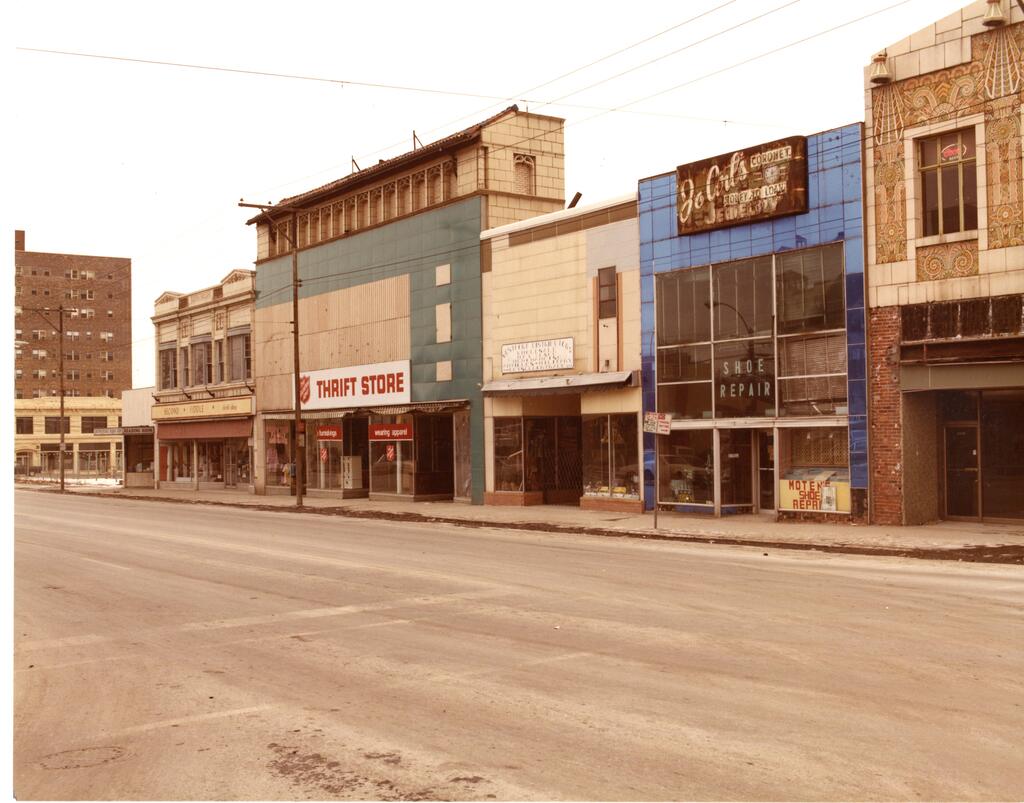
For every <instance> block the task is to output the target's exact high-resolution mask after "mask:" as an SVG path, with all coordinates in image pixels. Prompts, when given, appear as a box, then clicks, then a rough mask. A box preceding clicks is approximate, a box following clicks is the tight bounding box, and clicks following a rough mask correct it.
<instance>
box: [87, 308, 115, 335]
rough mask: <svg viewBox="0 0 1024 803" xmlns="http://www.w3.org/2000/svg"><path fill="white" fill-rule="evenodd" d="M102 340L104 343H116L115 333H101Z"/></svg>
mask: <svg viewBox="0 0 1024 803" xmlns="http://www.w3.org/2000/svg"><path fill="white" fill-rule="evenodd" d="M91 311H92V310H90V312H91ZM100 340H102V341H103V342H104V343H113V342H114V333H113V332H100Z"/></svg>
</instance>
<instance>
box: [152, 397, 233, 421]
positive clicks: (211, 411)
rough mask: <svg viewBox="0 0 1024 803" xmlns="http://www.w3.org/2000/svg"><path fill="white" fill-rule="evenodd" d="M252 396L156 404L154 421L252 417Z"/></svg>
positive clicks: (153, 415) (153, 411)
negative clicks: (224, 416) (233, 416)
mask: <svg viewBox="0 0 1024 803" xmlns="http://www.w3.org/2000/svg"><path fill="white" fill-rule="evenodd" d="M252 412H253V411H252V396H244V397H240V398H237V399H212V400H209V401H196V402H184V403H180V404H154V405H153V408H152V418H153V420H154V421H167V420H170V419H175V418H216V417H217V416H222V415H252Z"/></svg>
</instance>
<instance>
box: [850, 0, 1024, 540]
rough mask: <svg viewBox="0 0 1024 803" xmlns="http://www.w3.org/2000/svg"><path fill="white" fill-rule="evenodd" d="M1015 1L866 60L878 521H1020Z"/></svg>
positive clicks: (1021, 274)
mask: <svg viewBox="0 0 1024 803" xmlns="http://www.w3.org/2000/svg"><path fill="white" fill-rule="evenodd" d="M1022 23H1024V13H1022V12H1021V10H1020V8H1019V7H1018V6H1017V4H1015V3H1012V2H1008V0H1002V2H998V0H997V1H996V2H989V3H986V2H980V1H979V2H976V3H973V4H972V5H970V6H967V7H966V8H964V9H963V10H962V11H958V12H956V13H955V14H952V15H950V16H948V17H946V18H944V19H942V20H939V21H938V22H936V23H934V24H932V25H929V26H928V27H927V28H925V29H923V30H921V31H919V32H918V33H916V34H914V35H913V36H911V37H909V38H907V39H905V40H903V41H902V42H899V43H897V44H895V45H893V46H891V47H889V48H888V49H887V50H886V51H883V52H882V53H879V54H878V55H877V56H876V57H875V59H874V60H873V62H872V64H871V66H870V67H868V68H866V70H865V86H866V104H867V143H866V154H867V155H866V164H867V165H868V168H867V171H866V172H867V200H868V207H867V232H868V239H867V255H868V307H869V309H870V325H869V333H870V337H869V342H870V360H871V383H872V394H871V433H872V438H871V444H872V445H871V463H872V489H873V505H872V510H873V519H874V521H876V522H878V523H881V524H901V523H902V524H916V523H922V522H926V521H930V520H933V519H937V518H965V519H980V518H985V519H1016V520H1020V519H1022V518H1024V426H1022V423H1021V422H1022V421H1024V303H1022V302H1024V178H1022V164H1021V114H1022V107H1021V98H1022V91H1024V61H1022V53H1024V24H1022Z"/></svg>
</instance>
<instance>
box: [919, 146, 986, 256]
mask: <svg viewBox="0 0 1024 803" xmlns="http://www.w3.org/2000/svg"><path fill="white" fill-rule="evenodd" d="M917 154H918V169H919V171H920V174H921V215H922V218H923V220H922V223H923V229H922V231H923V234H924V236H925V237H930V236H933V235H936V234H950V233H952V232H958V231H972V230H974V229H977V228H978V177H977V158H976V156H977V154H976V151H975V149H974V129H973V128H965V129H962V130H960V131H949V132H947V133H945V134H939V135H938V136H935V137H928V138H927V139H921V140H918V143H917Z"/></svg>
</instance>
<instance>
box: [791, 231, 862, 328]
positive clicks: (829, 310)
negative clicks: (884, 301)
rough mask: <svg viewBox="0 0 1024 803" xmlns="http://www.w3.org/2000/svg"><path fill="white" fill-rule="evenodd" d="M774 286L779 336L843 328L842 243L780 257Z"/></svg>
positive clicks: (844, 315)
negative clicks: (776, 299) (777, 308)
mask: <svg viewBox="0 0 1024 803" xmlns="http://www.w3.org/2000/svg"><path fill="white" fill-rule="evenodd" d="M775 283H776V287H777V289H776V296H777V298H778V307H779V310H778V314H779V333H780V334H792V333H796V332H817V331H821V330H827V329H845V328H846V305H845V302H844V300H843V299H844V293H843V247H842V245H841V244H837V245H830V246H826V247H824V248H808V249H806V250H803V251H793V252H790V253H785V254H779V255H778V256H777V257H776V266H775Z"/></svg>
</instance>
